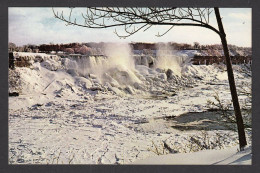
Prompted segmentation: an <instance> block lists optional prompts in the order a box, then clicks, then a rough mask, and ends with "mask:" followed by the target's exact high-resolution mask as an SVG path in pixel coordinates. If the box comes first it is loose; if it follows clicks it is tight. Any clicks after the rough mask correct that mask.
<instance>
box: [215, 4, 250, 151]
mask: <svg viewBox="0 0 260 173" xmlns="http://www.w3.org/2000/svg"><path fill="white" fill-rule="evenodd" d="M214 10H215V14H216V19H217V22H218V27H219V32H220V38H221V42H222V46H223V50H224V54H225V57H226V65H227V73H228V81H229V86H230V91H231V96H232V101H233V107H234V110H235V116H236V122H237V129H238V138H239V146H240V150H243V149H244V147H245V146H246V145H247V142H246V136H245V129H244V123H243V118H242V115H241V110H240V106H239V102H238V96H237V90H236V84H235V79H234V74H233V69H232V64H231V59H230V56H229V50H228V46H227V40H226V34H225V31H224V28H223V25H222V21H221V17H220V14H219V9H218V8H214Z"/></svg>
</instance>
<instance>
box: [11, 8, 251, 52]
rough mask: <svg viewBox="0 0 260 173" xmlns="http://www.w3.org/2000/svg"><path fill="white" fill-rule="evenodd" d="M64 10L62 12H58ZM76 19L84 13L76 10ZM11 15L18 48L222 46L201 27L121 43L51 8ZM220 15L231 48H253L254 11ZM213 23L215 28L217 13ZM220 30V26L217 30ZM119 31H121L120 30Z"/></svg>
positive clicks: (161, 29)
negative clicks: (167, 44) (154, 44)
mask: <svg viewBox="0 0 260 173" xmlns="http://www.w3.org/2000/svg"><path fill="white" fill-rule="evenodd" d="M57 10H61V9H57ZM75 10H76V11H77V12H76V11H75V16H77V15H80V16H81V12H82V11H83V10H84V9H75ZM8 11H9V42H13V43H15V44H16V45H19V46H21V45H24V44H37V45H39V44H44V43H50V42H52V43H71V42H101V41H102V42H117V41H120V42H132V41H133V42H177V43H190V44H193V42H195V41H197V42H199V43H200V44H220V43H221V42H220V39H219V36H218V35H217V34H216V33H215V32H213V31H211V30H208V29H205V28H201V27H188V26H176V27H174V28H173V29H172V30H171V31H170V32H168V33H167V34H166V35H164V36H163V37H157V36H155V35H157V33H158V32H159V33H163V32H164V31H166V30H167V29H168V28H169V26H167V27H166V26H154V27H152V28H150V29H149V30H147V31H145V32H143V31H139V32H138V33H136V34H134V35H132V36H131V37H129V38H126V39H119V38H118V37H117V36H116V35H115V34H114V33H113V32H114V29H115V28H107V29H88V28H82V27H77V26H66V25H65V23H64V22H62V21H60V20H58V19H56V18H54V15H53V12H52V9H51V8H32V7H30V8H22V7H19V8H15V7H10V8H9V9H8ZM220 14H221V16H222V17H223V18H222V21H223V24H224V29H225V32H226V35H227V41H228V44H234V45H237V46H244V47H251V39H252V36H251V34H252V33H251V31H252V28H251V26H252V23H251V22H252V20H251V9H250V8H221V9H220ZM210 23H211V24H212V25H214V26H216V21H215V16H214V13H212V15H211V20H210ZM216 28H217V26H216ZM117 30H118V31H120V28H118V29H117Z"/></svg>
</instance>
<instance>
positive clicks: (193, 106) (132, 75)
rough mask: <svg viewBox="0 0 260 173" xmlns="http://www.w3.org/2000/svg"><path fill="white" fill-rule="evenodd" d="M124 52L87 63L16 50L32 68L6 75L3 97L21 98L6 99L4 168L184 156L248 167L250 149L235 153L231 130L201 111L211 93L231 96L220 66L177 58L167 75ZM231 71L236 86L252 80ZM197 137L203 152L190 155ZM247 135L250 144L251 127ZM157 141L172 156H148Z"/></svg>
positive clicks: (164, 160) (163, 159)
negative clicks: (14, 94)
mask: <svg viewBox="0 0 260 173" xmlns="http://www.w3.org/2000/svg"><path fill="white" fill-rule="evenodd" d="M110 50H111V49H110ZM122 51H123V52H128V51H129V48H128V47H127V46H126V47H122ZM123 52H115V51H113V50H111V51H110V56H111V57H112V58H109V57H102V56H96V57H95V56H90V57H89V58H86V59H73V58H62V59H61V58H59V57H55V58H54V57H50V55H46V54H33V53H19V54H20V56H30V57H32V61H33V63H32V66H31V67H29V68H27V67H19V68H16V69H15V70H9V92H15V91H17V92H19V94H20V95H19V96H18V97H9V163H10V164H54V163H55V164H56V163H58V164H68V163H71V164H129V163H133V164H135V163H136V164H142V163H144V164H183V161H182V158H187V156H188V157H190V158H194V159H190V160H188V161H187V163H190V164H214V163H216V162H219V161H221V160H223V161H222V162H219V163H220V164H231V163H232V164H233V163H234V164H235V163H237V164H250V160H248V159H247V158H248V156H250V154H249V153H250V149H248V150H246V152H244V154H245V155H243V154H241V153H236V148H237V145H238V140H237V139H238V137H237V133H236V132H235V131H234V130H232V129H230V128H228V127H226V126H225V124H223V122H222V121H219V118H220V117H219V115H217V113H216V112H208V111H207V110H208V107H207V101H208V100H209V99H213V95H214V91H218V92H219V96H220V98H222V99H224V100H225V101H226V100H227V101H228V100H230V99H231V97H230V91H229V86H228V80H227V74H226V71H225V66H224V65H223V64H222V65H208V66H206V65H200V66H195V65H191V64H190V63H188V61H176V62H178V63H175V64H174V65H175V67H174V65H173V66H172V67H171V68H172V72H173V74H171V78H169V75H168V76H167V70H168V69H167V68H168V67H167V68H164V67H163V66H161V67H158V66H156V63H155V67H153V68H152V67H151V68H149V67H148V66H145V65H142V64H136V62H134V60H133V59H134V58H132V56H130V55H129V54H128V53H127V56H124V53H123ZM36 56H40V57H42V59H43V61H42V62H39V61H38V60H35V57H36ZM138 56H142V55H138ZM187 56H189V55H187V54H186V57H187ZM115 57H116V58H115ZM173 57H176V56H173ZM173 57H172V58H173ZM122 58H125V59H122ZM131 58H132V59H131ZM180 59H182V58H180ZM156 61H157V60H156ZM176 65H178V67H177V68H176ZM234 67H235V68H234V74H235V78H236V79H237V84H241V83H242V82H246V83H251V78H250V77H248V76H245V75H244V74H242V73H240V71H241V69H242V68H243V66H234ZM16 73H17V74H16ZM168 78H169V79H168ZM15 81H18V82H15ZM17 85H19V87H17ZM239 99H240V101H241V102H244V101H245V97H239ZM203 135H206V136H207V139H208V141H209V142H210V146H209V148H210V150H209V149H208V150H203V151H197V148H196V146H195V147H194V151H191V153H189V152H190V150H191V147H190V146H191V145H193V144H192V143H191V137H198V139H201V140H202V136H203ZM246 136H247V139H248V144H249V146H250V145H251V131H250V129H248V130H247V131H246ZM218 138H221V139H222V140H221V143H220V144H218V145H215V144H214V143H216V141H217V140H218ZM163 141H164V142H166V143H167V144H168V145H169V146H170V147H171V148H173V149H174V150H176V152H177V153H174V154H167V153H166V154H167V155H163V156H158V157H160V158H159V159H158V158H157V157H156V159H155V158H154V159H152V158H153V157H154V156H156V154H155V153H154V152H152V151H151V149H154V145H156V146H158V147H159V148H160V146H161V144H162V142H163ZM153 144H154V145H153ZM213 144H214V145H213ZM161 149H162V148H161ZM216 149H218V150H216ZM195 150H196V151H197V152H195ZM202 156H203V157H202ZM229 156H232V159H231V158H228V157H229ZM57 158H58V159H57ZM149 158H151V160H149ZM173 158H175V159H173ZM195 158H201V159H202V160H198V159H195ZM227 158H228V159H227ZM146 159H148V160H146ZM172 159H173V160H172ZM224 159H226V160H224ZM141 160H143V161H141ZM156 160H157V162H158V160H159V161H160V162H158V163H155V162H156ZM185 163H186V160H185Z"/></svg>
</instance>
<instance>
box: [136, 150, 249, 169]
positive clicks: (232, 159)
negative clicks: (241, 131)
mask: <svg viewBox="0 0 260 173" xmlns="http://www.w3.org/2000/svg"><path fill="white" fill-rule="evenodd" d="M132 164H135V165H251V164H252V149H251V146H250V147H247V148H246V149H245V150H244V151H239V152H238V147H230V148H228V149H223V150H208V151H198V152H195V153H181V154H168V155H162V156H155V157H151V158H147V159H144V160H139V161H136V162H133V163H132Z"/></svg>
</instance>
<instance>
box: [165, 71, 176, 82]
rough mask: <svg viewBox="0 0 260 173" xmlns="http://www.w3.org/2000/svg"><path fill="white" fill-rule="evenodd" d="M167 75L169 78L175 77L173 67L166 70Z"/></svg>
mask: <svg viewBox="0 0 260 173" xmlns="http://www.w3.org/2000/svg"><path fill="white" fill-rule="evenodd" d="M166 76H167V80H169V79H173V76H174V73H173V71H172V70H171V69H168V70H167V71H166Z"/></svg>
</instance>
